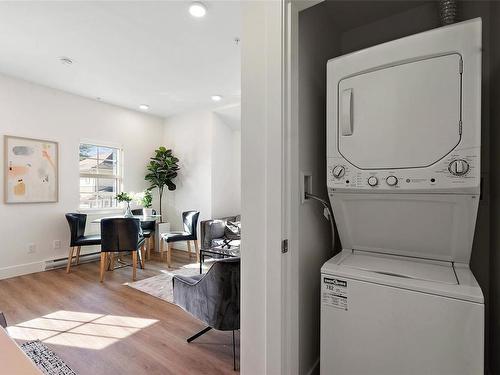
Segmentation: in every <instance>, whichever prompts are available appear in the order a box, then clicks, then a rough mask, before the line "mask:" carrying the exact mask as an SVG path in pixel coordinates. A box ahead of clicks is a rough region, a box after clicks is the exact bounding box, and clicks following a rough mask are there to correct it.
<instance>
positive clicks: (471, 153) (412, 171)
mask: <svg viewBox="0 0 500 375" xmlns="http://www.w3.org/2000/svg"><path fill="white" fill-rule="evenodd" d="M479 179H480V166H479V148H473V149H463V150H454V152H452V153H451V154H449V155H448V156H447V157H445V158H443V159H441V160H440V161H438V162H437V163H435V164H433V165H431V166H429V167H425V168H404V169H376V170H363V169H359V168H357V167H355V166H353V165H351V164H349V163H348V162H347V161H346V160H345V159H343V158H341V157H331V158H328V171H327V184H328V187H329V188H330V189H334V190H343V191H346V190H347V191H352V190H368V191H374V190H387V191H391V190H400V191H407V190H426V189H432V190H434V191H435V190H450V189H457V188H458V189H460V188H464V189H467V190H470V189H469V188H471V189H474V188H477V187H479Z"/></svg>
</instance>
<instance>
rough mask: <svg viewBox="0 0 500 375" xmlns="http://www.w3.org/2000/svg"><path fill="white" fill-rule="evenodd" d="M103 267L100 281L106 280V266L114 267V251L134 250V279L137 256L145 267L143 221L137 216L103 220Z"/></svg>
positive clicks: (133, 276) (133, 278)
mask: <svg viewBox="0 0 500 375" xmlns="http://www.w3.org/2000/svg"><path fill="white" fill-rule="evenodd" d="M101 238H102V241H101V267H100V281H101V283H102V282H103V281H104V271H105V270H106V268H108V269H111V270H112V269H113V267H114V253H120V252H125V251H130V252H132V269H133V270H132V280H134V281H135V279H136V275H137V258H138V257H139V260H140V262H141V267H142V268H144V255H145V254H144V252H145V248H144V237H142V235H141V222H140V220H139V219H136V218H110V219H102V220H101Z"/></svg>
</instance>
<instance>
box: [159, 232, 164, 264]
mask: <svg viewBox="0 0 500 375" xmlns="http://www.w3.org/2000/svg"><path fill="white" fill-rule="evenodd" d="M164 251H165V241H164V240H163V238H161V237H160V259H161V260H162V261H163V252H164Z"/></svg>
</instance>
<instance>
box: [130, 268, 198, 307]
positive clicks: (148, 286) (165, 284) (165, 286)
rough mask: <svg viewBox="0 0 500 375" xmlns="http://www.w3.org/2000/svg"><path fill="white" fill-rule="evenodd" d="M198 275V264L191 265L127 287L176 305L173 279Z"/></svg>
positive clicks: (164, 272) (163, 272)
mask: <svg viewBox="0 0 500 375" xmlns="http://www.w3.org/2000/svg"><path fill="white" fill-rule="evenodd" d="M197 274H199V273H198V263H191V264H186V265H184V266H182V267H181V268H179V269H174V270H172V271H162V273H161V274H160V275H156V276H152V277H148V278H147V279H144V280H139V281H135V282H133V283H128V284H127V285H128V286H129V287H131V288H134V289H137V290H139V291H141V292H143V293H146V294H149V295H152V296H153V297H156V298H159V299H161V300H163V301H166V302H169V303H174V294H173V289H172V279H173V278H174V276H175V275H182V276H195V275H197Z"/></svg>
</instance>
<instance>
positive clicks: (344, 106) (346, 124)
mask: <svg viewBox="0 0 500 375" xmlns="http://www.w3.org/2000/svg"><path fill="white" fill-rule="evenodd" d="M340 105H341V112H340V123H341V126H342V135H344V136H347V135H352V89H346V90H344V91H342V101H341V104H340Z"/></svg>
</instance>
